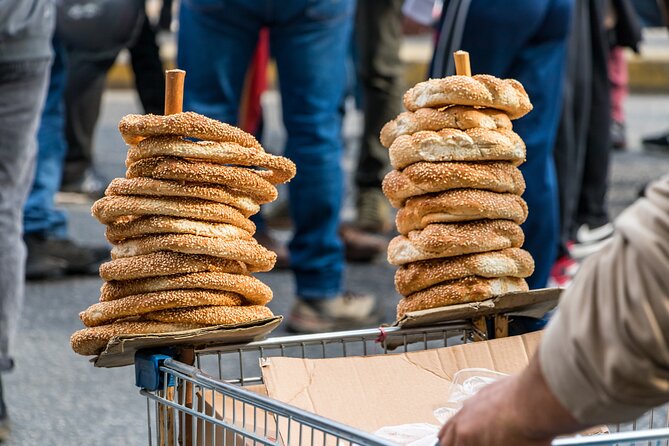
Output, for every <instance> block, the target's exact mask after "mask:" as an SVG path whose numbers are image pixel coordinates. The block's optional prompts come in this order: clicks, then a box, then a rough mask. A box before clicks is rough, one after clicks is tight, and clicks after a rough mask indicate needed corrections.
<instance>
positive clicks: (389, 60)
mask: <svg viewBox="0 0 669 446" xmlns="http://www.w3.org/2000/svg"><path fill="white" fill-rule="evenodd" d="M402 3H403V0H377V1H359V2H358V6H357V13H356V24H355V33H354V34H355V43H356V44H357V46H356V50H357V51H356V52H357V54H356V56H357V57H356V68H357V79H358V82H359V83H360V85H361V87H362V109H363V116H364V127H363V133H362V138H361V140H360V153H359V156H358V162H357V165H356V169H355V172H354V184H355V187H356V200H355V211H356V217H355V220H354V221H353V222H352V223H344V224H342V226H341V229H340V234H341V237H342V239H343V240H344V245H345V247H346V258H347V259H348V260H352V261H360V262H369V261H371V260H373V259H374V258H376V257H378V256H379V255H380V254H385V252H386V249H387V245H388V242H387V239H386V237H385V236H386V235H387V234H388V232H389V231H390V229H391V228H392V227H393V222H392V221H391V211H390V204H389V203H388V199H387V198H386V197H385V196H384V195H383V192H382V191H381V182H382V181H383V177H384V176H385V175H386V173H388V171H389V170H390V161H389V158H388V150H387V149H386V148H385V147H383V145H381V142H380V141H379V134H380V133H381V128H382V127H383V125H384V124H385V123H386V122H388V121H390V120H392V119H394V118H395V117H396V116H397V115H398V114H399V113H400V112H401V111H402V102H401V101H402V94H403V93H404V86H403V84H402V69H403V65H402V62H401V60H400V45H401V43H402Z"/></svg>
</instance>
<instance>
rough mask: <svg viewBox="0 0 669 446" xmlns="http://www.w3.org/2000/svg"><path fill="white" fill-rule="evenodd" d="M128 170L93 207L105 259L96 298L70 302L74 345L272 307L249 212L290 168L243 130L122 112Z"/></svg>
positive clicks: (226, 319)
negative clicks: (87, 303)
mask: <svg viewBox="0 0 669 446" xmlns="http://www.w3.org/2000/svg"><path fill="white" fill-rule="evenodd" d="M119 130H120V132H121V134H122V136H123V139H124V140H125V142H126V143H127V144H128V145H129V150H128V156H127V160H126V167H127V172H126V177H125V178H116V179H114V180H113V181H112V182H111V184H110V185H109V187H108V188H107V190H106V193H105V197H104V198H102V199H100V200H98V201H97V202H96V203H95V204H94V205H93V208H92V212H93V215H94V216H95V218H97V219H98V220H99V221H100V222H101V223H103V224H105V225H106V226H107V230H106V237H107V239H108V240H109V242H110V243H111V244H112V245H113V249H112V252H111V254H112V260H111V261H110V262H107V263H105V264H103V265H102V266H101V267H100V276H101V277H102V278H103V279H104V280H105V283H104V284H103V286H102V289H101V296H100V302H99V303H96V304H94V305H92V306H91V307H89V308H88V309H87V310H86V311H83V312H82V313H80V318H81V320H82V321H83V323H84V325H86V327H87V328H85V329H83V330H80V331H77V332H76V333H74V334H73V335H72V338H71V344H72V348H73V349H74V351H75V352H77V353H79V354H82V355H94V354H99V353H100V351H101V350H103V349H104V347H105V346H106V345H107V342H108V341H109V339H110V338H111V337H113V336H117V335H124V334H149V333H151V334H153V333H165V332H176V331H183V330H189V329H195V328H202V327H207V326H213V325H226V324H240V323H249V322H253V321H258V320H263V319H267V318H270V317H273V314H272V312H271V311H270V310H269V309H268V308H267V307H266V306H265V304H267V303H268V302H269V301H270V300H271V299H272V291H271V290H270V288H269V287H268V286H267V285H265V284H264V283H262V282H260V281H259V280H258V279H257V278H255V277H253V276H252V273H254V272H260V271H269V270H270V269H272V267H273V266H274V262H275V261H276V255H275V253H273V252H271V251H268V250H267V249H265V248H264V247H263V246H261V245H260V244H258V242H256V240H255V239H254V238H253V235H254V232H255V225H254V224H253V222H251V220H249V217H250V216H251V215H253V214H255V213H257V212H258V211H259V209H260V208H259V206H260V205H261V204H264V203H268V202H271V201H273V200H274V199H276V197H277V189H276V187H275V185H276V184H280V183H285V182H287V181H289V180H290V179H291V178H293V176H294V175H295V165H294V164H293V163H292V162H291V161H290V160H288V159H286V158H283V157H279V156H274V155H271V154H268V153H266V152H265V151H264V150H263V148H262V147H261V146H260V144H259V143H258V141H257V140H256V139H255V138H254V137H253V136H251V135H250V134H248V133H245V132H244V131H242V130H240V129H238V128H235V127H232V126H230V125H227V124H224V123H221V122H218V121H215V120H212V119H209V118H206V117H204V116H202V115H198V114H196V113H192V112H186V113H177V114H172V115H167V116H156V115H129V116H126V117H124V118H123V119H122V120H121V122H120V124H119Z"/></svg>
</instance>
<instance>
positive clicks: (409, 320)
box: [394, 288, 562, 328]
mask: <svg viewBox="0 0 669 446" xmlns="http://www.w3.org/2000/svg"><path fill="white" fill-rule="evenodd" d="M561 292H562V289H560V288H544V289H540V290H532V291H522V292H514V293H507V294H503V295H501V296H497V297H495V298H492V299H488V300H484V301H482V302H471V303H466V304H458V305H449V306H447V307H439V308H432V309H429V310H421V311H412V312H409V313H406V314H405V315H404V316H403V317H402V319H400V320H398V321H397V322H395V324H394V325H396V326H399V327H402V328H415V327H425V326H430V325H439V324H441V323H444V322H450V321H458V320H465V319H472V318H476V317H482V316H490V315H493V314H499V313H504V314H506V315H508V316H530V317H535V318H541V317H543V316H544V315H545V314H546V313H548V312H549V311H551V310H552V309H554V308H555V307H556V306H557V304H558V300H559V298H560V293H561Z"/></svg>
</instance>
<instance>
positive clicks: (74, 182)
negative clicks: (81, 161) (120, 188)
mask: <svg viewBox="0 0 669 446" xmlns="http://www.w3.org/2000/svg"><path fill="white" fill-rule="evenodd" d="M107 183H108V182H107V181H105V180H104V179H103V178H102V177H101V176H100V175H98V174H97V172H95V171H94V170H93V169H87V170H86V172H84V174H83V175H81V176H79V177H76V178H73V179H65V178H63V183H62V184H61V185H60V191H61V192H64V193H68V194H76V195H84V196H86V197H88V198H89V199H91V200H98V199H100V198H102V197H104V196H105V189H106V188H107Z"/></svg>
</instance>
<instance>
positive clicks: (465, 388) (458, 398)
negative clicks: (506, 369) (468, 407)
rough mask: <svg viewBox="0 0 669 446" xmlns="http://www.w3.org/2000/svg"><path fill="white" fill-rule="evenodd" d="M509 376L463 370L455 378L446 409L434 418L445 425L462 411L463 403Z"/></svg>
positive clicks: (486, 371)
mask: <svg viewBox="0 0 669 446" xmlns="http://www.w3.org/2000/svg"><path fill="white" fill-rule="evenodd" d="M505 376H508V375H506V374H504V373H499V372H495V371H492V370H488V369H462V370H460V371H458V372H456V374H455V375H454V376H453V384H452V385H451V389H450V390H449V392H448V398H447V399H446V404H445V405H444V407H440V408H439V409H437V410H435V411H434V416H435V418H436V419H437V420H439V423H440V424H444V423H445V422H446V421H448V419H449V418H451V417H452V416H453V415H455V414H456V413H457V412H458V411H459V410H460V409H462V403H463V402H464V401H465V400H466V399H467V398H470V397H472V396H474V395H475V394H476V393H478V391H479V390H481V389H482V388H484V387H485V386H487V385H488V384H492V383H493V382H495V381H497V380H499V379H500V378H504V377H505Z"/></svg>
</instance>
